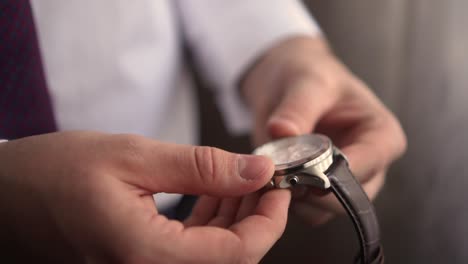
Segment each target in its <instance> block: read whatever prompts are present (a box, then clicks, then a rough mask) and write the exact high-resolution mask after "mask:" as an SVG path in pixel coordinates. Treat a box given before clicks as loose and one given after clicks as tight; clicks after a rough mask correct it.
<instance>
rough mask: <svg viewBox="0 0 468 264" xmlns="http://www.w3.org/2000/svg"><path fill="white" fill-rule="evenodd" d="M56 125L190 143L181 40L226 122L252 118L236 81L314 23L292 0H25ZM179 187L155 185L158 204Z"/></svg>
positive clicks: (192, 127) (173, 199)
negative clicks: (165, 190) (159, 191)
mask: <svg viewBox="0 0 468 264" xmlns="http://www.w3.org/2000/svg"><path fill="white" fill-rule="evenodd" d="M32 4H33V11H34V16H35V19H36V25H37V28H38V32H39V41H40V46H41V50H42V53H43V60H44V65H45V71H46V77H47V82H48V86H49V89H50V93H51V96H52V101H53V103H54V108H55V114H56V118H57V122H58V124H57V125H58V127H59V129H60V130H70V129H87V130H100V131H106V132H112V133H136V134H140V135H144V136H147V137H150V138H155V139H158V140H163V141H171V142H176V143H180V144H196V143H197V139H198V134H197V132H198V127H197V121H198V113H197V106H196V101H195V97H194V91H193V89H192V85H193V84H192V81H191V79H190V75H189V74H188V73H187V71H186V67H185V62H184V58H183V56H182V55H183V53H182V52H183V49H182V47H183V45H187V46H188V47H189V48H190V49H191V51H192V53H193V54H194V57H195V59H196V63H197V65H198V67H200V69H201V72H202V74H203V75H204V77H205V78H206V79H207V80H208V81H210V82H211V83H212V84H213V85H212V86H213V87H215V89H217V91H216V93H217V99H218V103H219V106H220V107H221V111H222V113H223V115H224V117H225V120H226V125H227V127H228V128H229V129H230V130H231V131H232V132H233V133H240V132H246V131H247V129H248V128H249V126H250V118H249V113H248V110H247V109H246V108H245V107H244V105H243V102H242V101H241V100H240V98H239V95H238V94H237V93H238V90H237V89H236V83H237V81H238V79H239V77H240V75H242V73H243V72H244V71H245V70H246V69H247V68H248V66H249V65H251V64H252V62H253V61H254V60H255V59H257V58H258V57H259V56H260V55H261V54H262V52H264V51H265V50H266V49H268V48H269V47H271V46H272V45H274V44H276V43H278V41H281V40H282V39H285V38H288V37H291V36H294V35H304V34H307V35H315V34H317V33H318V32H319V29H318V27H317V26H316V24H315V23H314V21H313V19H312V18H311V17H310V16H309V15H308V14H307V12H306V10H305V8H304V7H303V6H302V4H301V3H300V1H295V0H257V1H251V0H250V1H248V0H236V1H220V0H174V1H170V0H139V1H128V0H101V1H98V0H68V1H61V0H33V1H32ZM178 197H179V195H172V196H168V195H157V205H158V208H160V209H165V208H167V207H170V206H173V205H174V204H176V203H177V201H178Z"/></svg>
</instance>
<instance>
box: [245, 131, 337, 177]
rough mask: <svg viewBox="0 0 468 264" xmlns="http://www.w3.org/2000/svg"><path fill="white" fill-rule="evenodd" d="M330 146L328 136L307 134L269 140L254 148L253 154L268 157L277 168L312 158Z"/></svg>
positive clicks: (318, 155) (301, 162)
mask: <svg viewBox="0 0 468 264" xmlns="http://www.w3.org/2000/svg"><path fill="white" fill-rule="evenodd" d="M330 148H331V141H330V139H329V138H328V137H326V136H323V135H319V134H309V135H302V136H297V137H287V138H282V139H279V140H275V141H272V142H269V143H267V144H265V145H263V146H260V147H258V148H257V149H255V151H254V154H256V155H265V156H268V157H270V158H271V159H272V160H273V162H274V163H275V165H276V169H277V170H278V169H285V168H289V167H294V166H297V165H300V164H303V163H305V162H308V161H311V160H314V159H316V158H318V157H320V156H321V155H322V154H324V153H325V152H327V151H328V150H330Z"/></svg>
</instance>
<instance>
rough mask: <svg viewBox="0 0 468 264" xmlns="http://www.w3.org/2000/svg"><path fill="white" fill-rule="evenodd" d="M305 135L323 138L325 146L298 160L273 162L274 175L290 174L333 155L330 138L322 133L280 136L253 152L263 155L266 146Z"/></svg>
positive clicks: (272, 146)
mask: <svg viewBox="0 0 468 264" xmlns="http://www.w3.org/2000/svg"><path fill="white" fill-rule="evenodd" d="M307 137H319V138H321V139H322V140H323V143H325V145H326V146H325V147H324V148H323V149H321V150H319V151H318V152H317V153H314V155H310V156H307V157H304V158H300V159H298V160H294V161H291V162H288V163H282V164H275V173H274V176H284V175H288V174H292V173H294V172H298V171H301V170H303V169H305V168H308V167H311V166H315V165H317V164H319V163H321V162H322V161H324V160H326V159H328V158H330V157H331V156H332V155H333V144H332V142H331V140H330V138H328V137H327V136H325V135H322V134H306V135H301V136H294V137H285V138H281V139H278V140H274V141H271V142H269V143H266V144H264V145H262V146H260V147H258V148H256V149H255V150H254V152H253V154H256V155H265V154H263V153H265V149H266V148H275V147H274V145H277V144H280V143H281V142H282V141H286V140H291V139H294V140H298V138H299V140H300V138H307ZM262 152H263V153H262ZM266 156H268V155H266Z"/></svg>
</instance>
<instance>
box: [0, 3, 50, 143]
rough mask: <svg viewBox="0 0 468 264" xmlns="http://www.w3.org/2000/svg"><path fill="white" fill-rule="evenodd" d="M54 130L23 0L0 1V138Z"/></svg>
mask: <svg viewBox="0 0 468 264" xmlns="http://www.w3.org/2000/svg"><path fill="white" fill-rule="evenodd" d="M55 130H56V126H55V120H54V115H53V111H52V105H51V101H50V97H49V94H48V91H47V86H46V82H45V78H44V72H43V69H42V64H41V56H40V53H39V48H38V43H37V36H36V31H35V28H34V22H33V18H32V15H31V7H30V5H29V1H27V0H3V1H2V0H0V139H1V138H4V139H15V138H21V137H25V136H31V135H37V134H43V133H48V132H52V131H55Z"/></svg>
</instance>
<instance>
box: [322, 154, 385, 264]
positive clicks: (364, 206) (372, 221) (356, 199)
mask: <svg viewBox="0 0 468 264" xmlns="http://www.w3.org/2000/svg"><path fill="white" fill-rule="evenodd" d="M325 174H326V175H327V176H328V178H329V179H330V184H331V189H332V191H333V193H334V194H335V195H336V197H337V198H338V200H339V201H340V203H341V204H342V205H343V207H344V208H345V209H346V212H347V213H348V215H349V216H350V217H351V220H352V222H353V224H354V227H355V228H356V231H357V233H358V237H359V243H360V246H361V253H360V256H359V257H358V259H357V263H365V264H374V263H375V264H380V263H383V262H384V255H383V249H382V246H381V245H380V231H379V224H378V221H377V216H376V214H375V210H374V206H373V205H372V203H371V202H370V201H369V198H368V197H367V195H366V193H365V192H364V190H363V189H362V187H361V185H360V184H359V182H358V181H357V180H356V178H354V176H353V174H352V173H351V171H350V170H349V168H348V164H347V161H346V160H345V159H344V157H343V156H342V155H335V157H334V161H333V164H332V165H331V166H330V168H329V169H328V170H327V171H326V172H325Z"/></svg>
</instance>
